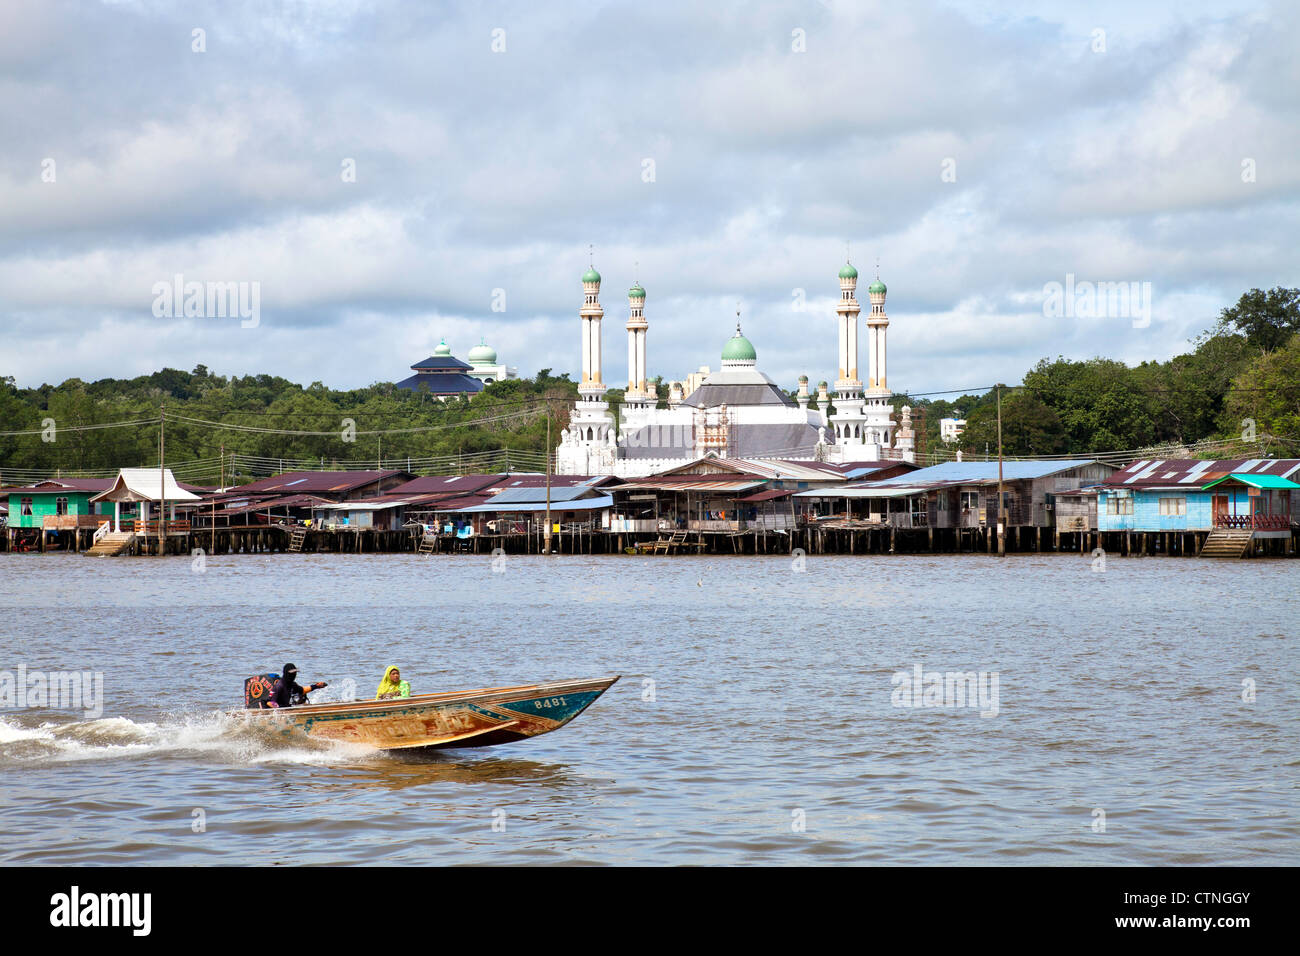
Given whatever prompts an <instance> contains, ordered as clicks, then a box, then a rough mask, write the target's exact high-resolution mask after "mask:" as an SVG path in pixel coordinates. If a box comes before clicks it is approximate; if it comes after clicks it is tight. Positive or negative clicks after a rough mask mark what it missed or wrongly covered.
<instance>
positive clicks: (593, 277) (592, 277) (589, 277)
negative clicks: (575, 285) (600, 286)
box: [582, 266, 600, 282]
mask: <svg viewBox="0 0 1300 956" xmlns="http://www.w3.org/2000/svg"><path fill="white" fill-rule="evenodd" d="M582 281H583V282H599V281H600V273H599V272H597V271H596V267H595V266H592V267H591V268H590V269H588V270H587V271H586V272H584V273H583V274H582Z"/></svg>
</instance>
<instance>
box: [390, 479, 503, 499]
mask: <svg viewBox="0 0 1300 956" xmlns="http://www.w3.org/2000/svg"><path fill="white" fill-rule="evenodd" d="M501 478H502V476H501V475H499V474H497V475H424V476H422V477H419V478H412V479H411V480H410V481H407V482H404V483H402V484H400V485H397V486H395V487H393V488H390V489H389V490H388V493H389V494H390V495H434V494H445V495H448V496H451V495H464V494H468V493H470V492H474V491H478V490H479V489H480V488H486V487H487V486H488V485H491V484H493V483H495V482H498V481H500V480H501Z"/></svg>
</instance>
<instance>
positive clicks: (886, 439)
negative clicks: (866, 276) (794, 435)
mask: <svg viewBox="0 0 1300 956" xmlns="http://www.w3.org/2000/svg"><path fill="white" fill-rule="evenodd" d="M885 291H886V290H885V284H884V283H883V282H881V281H880V273H879V269H877V272H876V280H875V281H874V282H872V283H871V285H869V286H868V287H867V294H868V295H869V296H870V298H871V312H870V313H868V315H867V356H868V358H867V441H868V442H869V443H871V444H875V445H878V446H880V447H881V448H889V447H890V446H891V445H892V444H893V438H894V419H893V409H892V408H891V407H890V405H889V397H890V395H891V394H892V393H891V392H890V391H889V381H888V379H887V377H886V375H885V333H886V332H887V331H888V329H889V316H887V315H885Z"/></svg>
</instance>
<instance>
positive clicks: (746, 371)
mask: <svg viewBox="0 0 1300 956" xmlns="http://www.w3.org/2000/svg"><path fill="white" fill-rule="evenodd" d="M839 281H840V298H839V302H838V303H837V305H836V308H835V313H836V322H837V325H838V331H839V374H838V377H837V378H836V380H835V393H834V398H833V400H832V398H831V395H830V394H829V391H828V385H827V383H826V382H821V383H820V385H819V391H818V396H817V405H818V407H817V408H809V407H808V406H809V403H810V399H811V395H810V394H809V391H808V376H806V375H801V376H799V388H798V392H797V396H796V397H795V398H791V397H790V396H789V395H787V394H786V392H785V391H784V390H783V389H782V388H781V387H780V386H779V385H777V384H776V382H774V381H772V379H770V378H768V377H767V376H766V375H764V374H763V373H762V372H760V371H759V370H758V354H757V352H756V351H755V349H754V345H753V343H751V342H750V341H749V339H747V338H746V337H745V336H744V334H743V333H742V332H741V328H740V321H739V319H740V317H739V313H737V321H736V332H735V334H734V335H733V336H732V337H731V338H730V339H729V340H728V341H727V343H726V344H725V345H724V346H723V349H722V365H721V368H720V369H719V370H718V371H716V372H711V373H709V374H708V375H707V376H705V377H704V379H703V381H702V382H701V383H700V384H699V385H698V386H697V387H695V388H694V389H693V390H690V391H689V392H687V391H686V390H685V389H683V388H682V386H681V383H673V385H672V389H671V391H670V393H669V395H668V396H667V401H666V402H665V404H666V405H667V407H666V408H660V407H658V405H659V396H658V395H657V394H656V389H655V385H654V383H653V382H652V381H650V379H649V377H648V375H647V372H646V332H647V330H648V328H649V323H648V322H647V321H646V317H645V300H646V292H645V289H643V288H642V287H641V284H640V283H639V282H638V283H636V284H634V285H633V286H632V288H631V289H629V290H628V312H629V315H628V321H627V364H628V383H627V390H626V391H625V393H624V399H623V404H622V406H621V407H620V409H619V422H618V423H617V426H616V425H615V421H614V417H613V415H612V414H611V411H610V407H609V403H608V402H606V401H605V391H606V387H607V386H606V385H605V383H604V380H603V378H602V372H601V345H600V331H601V330H600V326H601V320H602V319H603V318H604V315H605V312H604V309H603V308H602V307H601V304H600V273H599V272H597V271H596V269H595V267H594V266H593V267H592V268H590V269H588V270H587V272H586V274H584V275H583V277H582V293H583V302H582V308H581V310H580V311H579V313H578V315H579V317H580V319H581V324H582V380H581V381H580V382H579V384H578V396H579V398H578V401H577V402H575V403H574V405H573V408H572V410H571V412H570V415H569V427H568V428H566V429H564V430H563V432H562V434H561V436H560V445H559V448H558V449H557V450H556V470H557V471H558V472H559V473H561V474H580V475H617V476H618V477H622V478H636V477H643V476H646V475H650V474H654V473H656V472H659V471H663V470H665V469H669V468H674V467H677V466H680V465H683V464H686V463H687V462H690V461H694V460H696V459H698V458H701V457H704V456H707V455H715V456H717V457H721V458H768V459H785V460H795V461H799V460H803V461H824V462H830V463H842V464H850V463H854V462H866V461H881V460H903V461H914V460H915V452H914V448H915V435H914V434H913V431H912V427H911V421H910V415H909V411H910V410H909V409H907V408H904V409H903V419H902V422H901V424H898V425H896V424H895V423H894V420H893V409H892V407H891V405H890V403H889V399H890V397H891V394H892V393H891V392H890V391H889V386H888V383H887V379H886V375H885V359H886V351H885V337H886V333H887V331H888V329H889V317H888V316H887V315H886V314H885V293H886V289H885V284H884V283H883V282H881V281H880V278H879V276H877V277H876V280H875V281H874V282H872V283H871V285H869V286H868V287H867V294H868V296H869V298H870V302H871V311H870V312H869V313H868V314H867V318H866V332H867V381H866V386H865V388H864V387H863V383H862V381H861V379H860V378H859V376H858V316H859V314H860V313H861V311H862V307H861V306H860V305H859V304H858V300H857V286H858V270H857V269H855V268H854V267H853V266H852V265H851V264H849V263H847V262H846V263H845V264H844V267H843V268H842V269H840V271H839ZM831 409H833V410H831Z"/></svg>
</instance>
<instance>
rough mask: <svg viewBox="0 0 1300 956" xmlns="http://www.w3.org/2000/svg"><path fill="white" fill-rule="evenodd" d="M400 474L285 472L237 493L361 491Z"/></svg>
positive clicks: (241, 488)
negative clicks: (354, 489)
mask: <svg viewBox="0 0 1300 956" xmlns="http://www.w3.org/2000/svg"><path fill="white" fill-rule="evenodd" d="M403 474H406V472H402V471H392V470H387V469H386V470H384V471H286V472H284V473H283V474H280V475H272V476H271V477H270V478H260V479H258V480H257V481H252V482H249V483H248V484H246V485H241V486H240V487H239V489H238V490H239V491H240V492H241V493H248V492H257V491H286V492H294V493H298V492H310V493H316V494H319V493H320V492H322V491H333V492H339V491H351V490H352V489H353V488H360V487H362V486H364V485H368V484H370V483H371V482H374V481H379V480H380V479H383V478H391V477H392V476H394V475H403Z"/></svg>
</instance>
